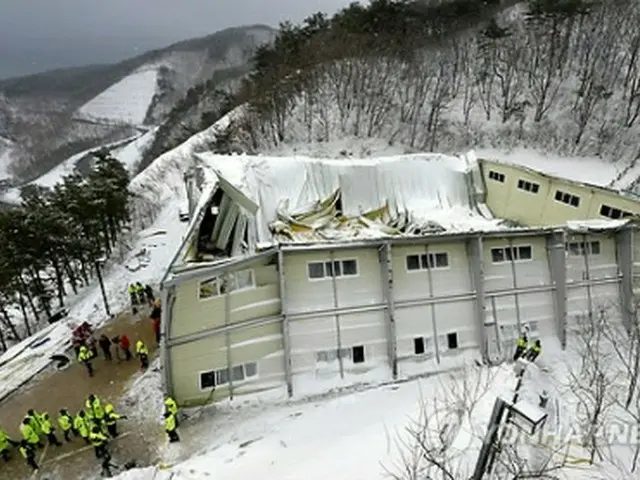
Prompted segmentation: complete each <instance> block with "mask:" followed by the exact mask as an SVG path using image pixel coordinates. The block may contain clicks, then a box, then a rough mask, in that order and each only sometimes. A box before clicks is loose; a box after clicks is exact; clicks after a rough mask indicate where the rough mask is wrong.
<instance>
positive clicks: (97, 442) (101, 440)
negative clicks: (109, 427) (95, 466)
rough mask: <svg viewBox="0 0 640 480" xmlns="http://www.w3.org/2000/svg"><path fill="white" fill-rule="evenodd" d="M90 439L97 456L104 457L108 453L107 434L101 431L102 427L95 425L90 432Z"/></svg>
mask: <svg viewBox="0 0 640 480" xmlns="http://www.w3.org/2000/svg"><path fill="white" fill-rule="evenodd" d="M89 441H90V442H91V445H93V449H94V451H95V452H96V458H102V457H103V456H105V455H108V452H107V442H108V439H107V436H106V435H105V434H104V433H102V432H101V431H100V427H98V426H97V425H94V426H93V427H92V428H91V432H89Z"/></svg>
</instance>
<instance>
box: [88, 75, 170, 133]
mask: <svg viewBox="0 0 640 480" xmlns="http://www.w3.org/2000/svg"><path fill="white" fill-rule="evenodd" d="M157 77H158V70H157V68H156V67H153V66H147V67H145V68H143V69H140V70H137V71H135V72H133V73H132V74H131V75H128V76H126V77H125V78H123V79H122V80H120V81H119V82H118V83H115V84H113V85H112V86H110V87H109V88H107V89H106V90H105V91H103V92H102V93H100V94H99V95H98V96H96V97H94V98H93V99H91V100H89V102H87V103H85V104H84V105H83V106H82V107H80V109H79V110H78V113H77V116H78V117H82V118H87V119H92V120H102V121H108V122H113V123H129V124H132V125H142V124H143V122H144V119H145V116H146V115H147V109H148V108H149V105H150V104H151V100H152V99H153V96H154V95H155V93H156V80H157Z"/></svg>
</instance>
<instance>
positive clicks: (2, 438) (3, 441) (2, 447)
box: [0, 427, 19, 462]
mask: <svg viewBox="0 0 640 480" xmlns="http://www.w3.org/2000/svg"><path fill="white" fill-rule="evenodd" d="M12 445H13V446H14V447H15V446H16V445H19V443H18V442H15V441H14V440H12V439H11V437H10V436H9V434H8V433H7V432H5V431H4V429H3V428H2V427H0V457H2V460H4V461H5V462H8V461H9V447H10V446H12Z"/></svg>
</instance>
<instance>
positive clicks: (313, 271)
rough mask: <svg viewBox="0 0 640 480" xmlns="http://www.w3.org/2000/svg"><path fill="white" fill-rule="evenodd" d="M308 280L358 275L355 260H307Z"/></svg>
mask: <svg viewBox="0 0 640 480" xmlns="http://www.w3.org/2000/svg"><path fill="white" fill-rule="evenodd" d="M307 271H308V274H309V280H321V279H324V278H331V277H354V276H356V275H358V262H357V260H352V259H349V260H334V261H333V262H331V261H328V262H309V263H308V264H307Z"/></svg>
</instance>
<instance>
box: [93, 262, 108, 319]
mask: <svg viewBox="0 0 640 480" xmlns="http://www.w3.org/2000/svg"><path fill="white" fill-rule="evenodd" d="M103 263H104V259H103V258H99V259H97V260H96V262H95V266H96V274H97V275H98V283H99V284H100V292H101V293H102V301H103V302H104V311H105V312H106V313H107V316H108V317H109V318H111V316H112V315H111V310H109V301H108V300H107V292H106V291H105V289H104V281H103V280H102V271H101V269H102V264H103Z"/></svg>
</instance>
